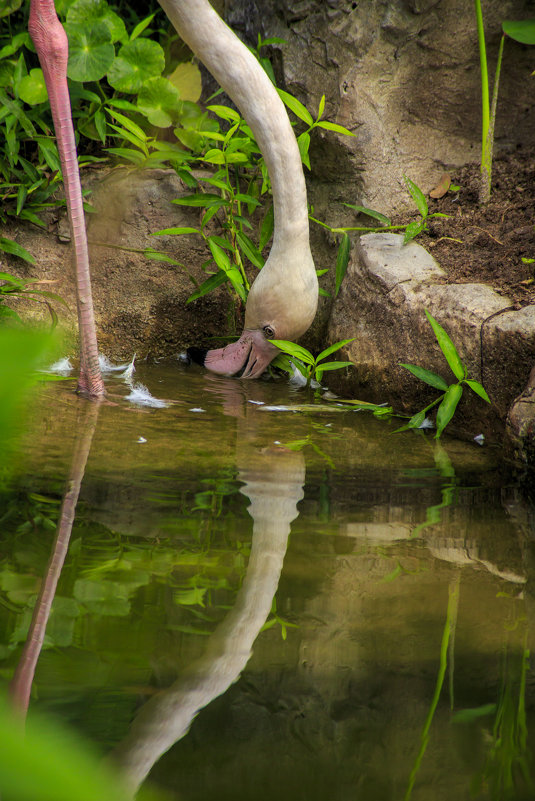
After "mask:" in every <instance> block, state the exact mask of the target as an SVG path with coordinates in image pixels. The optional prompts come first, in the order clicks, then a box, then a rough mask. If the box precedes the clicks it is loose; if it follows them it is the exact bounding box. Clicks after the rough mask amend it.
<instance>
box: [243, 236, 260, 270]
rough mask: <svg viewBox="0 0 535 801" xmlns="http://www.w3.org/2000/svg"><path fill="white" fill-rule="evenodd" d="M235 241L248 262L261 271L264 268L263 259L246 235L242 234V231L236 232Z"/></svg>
mask: <svg viewBox="0 0 535 801" xmlns="http://www.w3.org/2000/svg"><path fill="white" fill-rule="evenodd" d="M236 239H237V241H238V244H239V246H240V248H241V249H242V250H243V252H244V253H245V255H246V256H247V258H248V259H249V261H250V262H251V263H252V264H254V266H255V267H258V269H259V270H261V269H262V267H263V266H264V259H263V257H262V254H261V253H259V252H258V250H257V249H256V247H255V246H254V244H253V242H251V240H250V239H249V237H248V236H247V234H244V233H243V232H242V231H238V232H237V234H236Z"/></svg>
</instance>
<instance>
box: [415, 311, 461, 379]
mask: <svg viewBox="0 0 535 801" xmlns="http://www.w3.org/2000/svg"><path fill="white" fill-rule="evenodd" d="M424 311H425V316H426V317H427V319H428V320H429V323H430V325H431V328H432V329H433V331H434V334H435V336H436V338H437V341H438V344H439V345H440V349H441V351H442V353H443V354H444V356H445V357H446V361H447V362H448V364H449V366H450V368H451V371H452V373H453V375H454V376H455V378H456V379H457V380H458V381H462V379H463V378H464V377H465V375H466V368H465V366H464V364H463V363H462V361H461V359H460V358H459V354H458V353H457V349H456V347H455V345H454V344H453V342H452V341H451V339H450V338H449V336H448V334H447V333H446V332H445V331H444V329H443V328H442V326H441V325H439V324H438V323H437V321H436V320H435V318H434V317H433V316H432V315H431V314H429V312H428V311H427V309H424Z"/></svg>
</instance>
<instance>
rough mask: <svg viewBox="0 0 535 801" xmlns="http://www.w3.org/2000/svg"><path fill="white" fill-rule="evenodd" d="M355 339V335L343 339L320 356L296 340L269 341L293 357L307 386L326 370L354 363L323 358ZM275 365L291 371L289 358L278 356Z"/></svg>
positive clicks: (319, 379)
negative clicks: (325, 360) (326, 360)
mask: <svg viewBox="0 0 535 801" xmlns="http://www.w3.org/2000/svg"><path fill="white" fill-rule="evenodd" d="M354 339H355V337H352V338H351V339H343V340H341V341H340V342H335V344H334V345H331V346H330V347H328V348H326V349H325V350H322V351H321V353H319V354H318V356H313V355H312V353H311V352H310V351H309V350H307V349H306V348H304V347H303V346H302V345H297V344H296V343H295V342H288V341H287V340H285V339H270V340H269V341H270V342H271V343H272V344H273V345H276V346H277V348H279V350H281V351H282V352H283V353H285V354H287V355H288V356H290V357H291V362H292V363H293V364H294V365H295V367H296V368H297V369H298V370H299V372H300V373H301V374H302V375H303V376H304V377H305V379H306V382H307V386H309V385H310V382H311V380H312V379H315V380H316V381H321V379H322V377H323V373H324V372H325V371H328V370H340V369H342V368H344V367H349V366H350V365H352V364H353V362H350V361H336V362H324V361H323V360H324V359H326V358H327V356H330V355H331V354H332V353H335V352H336V351H337V350H340V348H343V347H344V346H345V345H347V344H348V343H349V342H353V340H354ZM273 365H274V366H275V367H281V369H283V370H288V371H291V367H290V365H289V364H288V360H287V359H284V358H281V357H280V356H277V358H276V359H275V360H274V361H273Z"/></svg>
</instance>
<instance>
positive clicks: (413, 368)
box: [399, 362, 449, 392]
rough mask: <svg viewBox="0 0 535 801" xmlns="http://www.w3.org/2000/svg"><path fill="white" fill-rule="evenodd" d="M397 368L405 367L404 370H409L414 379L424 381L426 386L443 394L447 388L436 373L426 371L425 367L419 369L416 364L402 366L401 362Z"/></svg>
mask: <svg viewBox="0 0 535 801" xmlns="http://www.w3.org/2000/svg"><path fill="white" fill-rule="evenodd" d="M399 366H400V367H405V369H406V370H409V371H410V372H411V373H412V374H413V375H415V376H416V378H419V379H420V381H425V383H426V384H429V385H430V386H432V387H435V388H436V389H441V390H443V391H444V392H445V391H446V390H447V388H448V386H449V385H448V384H447V383H446V381H444V379H443V378H441V377H440V376H439V375H437V374H436V373H432V372H431V371H430V370H426V369H425V367H419V366H418V365H417V364H403V363H401V362H400V364H399Z"/></svg>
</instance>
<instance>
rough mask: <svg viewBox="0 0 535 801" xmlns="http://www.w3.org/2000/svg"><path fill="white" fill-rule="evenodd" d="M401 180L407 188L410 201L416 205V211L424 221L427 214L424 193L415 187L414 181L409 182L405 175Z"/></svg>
mask: <svg viewBox="0 0 535 801" xmlns="http://www.w3.org/2000/svg"><path fill="white" fill-rule="evenodd" d="M403 180H404V181H405V185H406V186H407V189H408V190H409V192H410V195H411V197H412V199H413V200H414V202H415V203H416V207H417V209H418V211H419V212H420V214H421V215H422V217H423V218H424V219H425V218H426V217H427V214H428V212H429V206H428V205H427V200H426V198H425V195H424V193H423V192H422V190H421V189H420V187H419V186H416V184H415V183H414V181H411V179H410V178H408V177H407V176H406V175H404V176H403Z"/></svg>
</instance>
